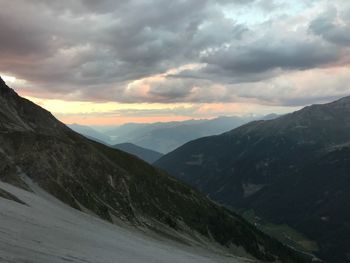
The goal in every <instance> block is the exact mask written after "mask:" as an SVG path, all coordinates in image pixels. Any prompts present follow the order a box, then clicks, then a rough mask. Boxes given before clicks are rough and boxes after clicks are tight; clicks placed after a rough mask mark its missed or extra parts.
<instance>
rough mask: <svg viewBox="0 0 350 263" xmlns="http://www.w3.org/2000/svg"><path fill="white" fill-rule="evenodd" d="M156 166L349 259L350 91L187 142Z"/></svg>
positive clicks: (332, 258) (328, 254)
mask: <svg viewBox="0 0 350 263" xmlns="http://www.w3.org/2000/svg"><path fill="white" fill-rule="evenodd" d="M156 165H157V166H159V167H161V168H163V169H165V170H167V171H168V172H169V173H170V174H172V175H174V176H175V177H177V178H179V179H181V180H183V181H185V182H187V183H189V184H191V185H193V186H195V187H197V188H198V189H200V190H201V191H202V192H203V193H205V194H208V196H210V198H212V199H214V200H216V201H219V202H221V203H223V204H226V205H228V206H231V207H234V208H239V209H242V210H254V211H255V213H256V214H257V215H258V216H259V217H262V218H264V219H267V220H269V221H272V222H274V223H278V224H283V223H287V224H288V225H290V226H292V227H293V228H295V229H298V230H299V231H301V232H302V233H304V234H306V235H307V236H308V237H309V238H311V239H314V240H316V241H317V242H318V245H319V248H320V251H319V255H320V256H322V257H323V258H325V259H327V261H328V262H339V263H340V262H341V263H344V262H350V256H349V255H350V246H349V244H350V228H349V226H350V97H346V98H343V99H340V100H338V101H335V102H332V103H329V104H324V105H313V106H310V107H306V108H304V109H302V110H300V111H297V112H294V113H291V114H288V115H285V116H282V117H279V118H277V119H274V120H269V121H255V122H251V123H249V124H247V125H244V126H241V127H239V128H237V129H234V130H232V131H230V132H227V133H224V134H222V135H218V136H211V137H206V138H201V139H198V140H194V141H191V142H189V143H187V144H185V145H184V146H182V147H180V148H178V149H176V150H175V151H173V152H171V153H169V154H167V155H165V156H163V157H162V158H161V159H160V160H158V161H157V162H156Z"/></svg>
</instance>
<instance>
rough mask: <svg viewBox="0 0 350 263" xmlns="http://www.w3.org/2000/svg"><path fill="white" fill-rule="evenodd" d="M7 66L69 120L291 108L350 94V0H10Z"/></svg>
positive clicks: (5, 23)
mask: <svg viewBox="0 0 350 263" xmlns="http://www.w3.org/2000/svg"><path fill="white" fill-rule="evenodd" d="M0 35H1V38H0V39H1V40H0V75H1V76H2V78H3V79H4V80H5V81H6V82H7V84H8V85H9V86H11V87H12V88H14V89H15V90H16V91H17V92H18V93H19V94H20V95H22V96H25V97H27V98H29V99H31V100H32V101H34V102H35V103H37V104H39V105H41V106H42V107H44V108H46V109H48V110H50V111H51V112H52V113H53V114H54V115H55V116H56V117H57V118H59V119H60V120H62V121H63V122H65V123H73V122H75V123H80V124H87V125H116V124H122V123H127V122H155V121H170V120H186V119H192V118H213V117H216V116H222V115H239V116H243V115H248V114H249V115H250V114H255V115H262V114H268V113H272V112H274V113H286V112H290V111H294V110H297V109H300V108H301V107H303V106H306V105H310V104H314V103H324V102H329V101H332V100H335V99H337V98H340V97H343V96H347V95H350V67H349V63H350V1H348V0H332V1H330V0H317V1H315V0H293V1H292V0H290V1H287V0H285V1H282V0H230V1H228V0H216V1H214V0H174V1H168V0H147V1H146V0H129V1H126V0H119V1H115V0H100V1H95V0H60V1H52V0H11V1H8V0H0Z"/></svg>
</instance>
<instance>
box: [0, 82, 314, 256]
mask: <svg viewBox="0 0 350 263" xmlns="http://www.w3.org/2000/svg"><path fill="white" fill-rule="evenodd" d="M0 180H1V181H2V183H5V184H1V185H0V186H1V187H0V188H1V191H0V196H1V198H0V201H1V204H4V202H6V204H7V205H6V206H5V207H6V209H5V210H4V211H3V210H1V217H0V219H1V220H2V221H4V222H0V225H1V227H2V228H4V229H2V233H4V234H2V235H1V238H4V239H5V240H4V239H2V241H1V242H2V243H1V246H0V249H1V250H4V251H5V252H6V253H5V252H4V254H6V255H7V256H8V255H9V256H10V257H11V259H12V258H17V257H24V258H26V260H27V257H26V256H28V257H29V256H33V257H34V258H36V257H45V255H46V256H47V257H50V254H43V252H42V249H44V250H49V251H50V253H56V252H55V251H61V252H62V251H63V253H64V255H65V256H64V257H63V258H62V257H61V258H56V257H55V258H52V260H50V261H51V262H66V261H70V262H82V261H85V262H86V259H84V258H85V256H84V258H83V259H82V260H80V259H79V258H75V257H74V253H75V251H72V250H71V249H74V247H76V246H72V247H67V244H72V243H73V244H75V245H76V244H78V242H79V240H82V241H83V244H80V243H79V246H85V247H88V248H89V249H91V251H87V252H85V253H88V254H89V255H93V256H94V260H92V261H91V262H101V261H100V260H98V259H97V257H98V253H101V251H102V252H103V251H104V250H103V249H102V248H104V245H107V247H110V244H111V242H112V243H114V244H115V245H116V246H118V249H119V250H121V251H122V252H123V253H126V255H125V256H129V257H130V258H133V259H134V262H144V257H143V255H142V253H141V254H139V256H138V260H135V258H134V257H135V255H131V253H132V250H127V251H125V249H123V247H124V248H125V245H122V244H119V245H118V242H117V239H113V237H111V236H105V237H104V236H103V233H104V232H105V231H102V232H101V233H99V232H98V231H99V230H100V229H101V228H100V227H97V228H95V227H94V226H91V225H90V226H89V227H88V230H87V232H86V231H83V230H84V229H85V228H86V226H85V223H86V221H85V220H83V221H82V223H81V222H80V220H77V219H76V217H75V219H74V216H73V215H71V214H68V215H67V213H64V212H63V213H60V212H57V206H59V207H61V206H63V204H62V202H63V203H64V208H63V209H64V210H67V209H68V208H69V207H70V208H74V209H75V210H74V211H77V212H78V211H80V212H83V213H84V215H90V217H89V219H88V221H90V220H92V218H93V217H94V216H97V217H99V218H100V219H103V220H104V221H105V222H106V223H105V224H107V223H108V222H109V223H111V224H116V225H119V226H120V227H124V228H126V229H125V230H127V229H129V228H131V229H132V231H136V232H137V233H140V232H142V233H148V234H149V235H150V236H151V237H153V238H154V239H158V240H159V239H160V238H163V239H164V238H166V239H168V240H172V241H176V242H177V243H178V246H185V244H187V245H190V246H192V247H201V248H205V249H206V250H207V251H208V253H211V254H213V253H214V252H213V251H216V253H220V254H221V255H223V254H228V255H230V254H231V255H238V254H239V255H244V256H245V257H250V258H255V259H259V260H263V261H269V262H276V259H279V260H278V261H279V262H286V263H288V262H310V261H311V258H310V257H309V256H307V255H305V254H302V253H299V252H297V251H295V250H292V249H290V248H289V247H287V246H284V245H282V244H281V243H279V242H278V241H276V240H274V239H272V238H270V237H269V236H267V235H266V234H263V233H262V232H260V231H259V230H257V229H256V228H255V227H254V226H252V225H250V224H249V223H247V222H246V221H245V220H244V219H242V218H241V217H240V216H238V215H236V214H234V213H232V212H230V211H229V210H227V209H225V208H223V207H221V206H219V205H217V204H215V203H213V202H211V201H210V200H209V199H207V198H206V197H204V196H202V195H201V194H199V193H198V192H197V191H195V190H194V189H193V188H191V187H189V186H187V185H185V184H183V183H180V182H178V181H177V180H175V179H174V178H172V177H170V176H168V175H167V174H166V173H164V172H162V171H160V170H158V169H156V168H154V167H152V166H151V165H149V164H147V163H145V162H143V161H142V160H140V159H138V158H135V157H133V156H132V155H129V154H127V153H124V152H122V151H119V150H117V149H112V148H109V147H107V146H105V145H103V144H100V143H97V142H94V141H91V140H89V139H87V138H85V137H83V136H81V135H79V134H77V133H75V132H74V131H72V130H71V129H69V128H68V127H67V126H65V125H64V124H62V123H61V122H59V121H58V120H57V119H55V118H54V117H53V115H51V113H49V112H48V111H46V110H44V109H42V108H41V107H39V106H37V105H35V104H33V103H32V102H30V101H28V100H26V99H24V98H21V97H20V96H18V95H17V94H16V93H15V92H14V91H13V90H11V89H10V88H9V87H7V86H6V84H5V83H4V82H3V81H2V80H0ZM8 186H9V187H8ZM12 187H14V188H12ZM23 197H25V198H23ZM57 199H58V200H59V201H58V200H57ZM31 200H34V201H35V203H33V201H31ZM43 201H47V202H51V203H54V204H56V205H55V206H53V207H51V206H50V204H47V203H45V204H42V205H45V207H44V206H43V207H41V208H40V209H41V210H45V211H46V212H45V213H38V214H37V213H36V212H35V211H40V209H39V210H38V207H37V206H41V205H40V204H41V203H42V202H43ZM8 202H12V203H11V204H13V206H11V205H9V203H8ZM18 205H22V207H23V209H18ZM28 207H29V208H28ZM31 208H32V210H31ZM70 208H69V209H70ZM9 209H10V211H9ZM11 209H12V211H11ZM51 209H52V213H51ZM6 211H7V214H3V213H6ZM80 214H81V213H79V215H80ZM42 216H44V217H45V216H50V217H49V218H43V217H42ZM72 216H73V219H72ZM28 217H29V218H30V220H29V221H25V218H28ZM52 217H54V218H52ZM6 218H7V219H8V218H13V219H14V220H17V221H18V220H19V219H20V220H21V222H20V223H17V224H15V226H16V229H13V228H12V226H11V224H10V225H8V224H9V221H8V220H6ZM52 220H54V222H57V224H56V223H52ZM31 222H32V223H31ZM99 222H101V221H99ZM65 223H67V224H68V225H69V227H68V226H66V225H62V224H65ZM72 224H73V225H72ZM80 224H83V225H80ZM111 224H107V225H106V226H107V227H108V228H112V225H111ZM28 227H29V228H30V229H29V230H28V229H27V228H28ZM62 227H63V229H62ZM42 229H45V231H46V232H43V233H41V231H40V230H42ZM49 229H51V230H49ZM79 229H82V232H79ZM36 230H38V231H39V232H37V231H36ZM71 230H72V231H71ZM73 230H74V231H73ZM52 231H54V232H55V233H58V234H62V235H63V237H62V236H60V237H62V238H63V241H62V242H60V240H59V239H56V237H55V236H51V237H50V236H45V237H43V236H42V235H44V234H45V233H54V232H52ZM111 231H113V230H111ZM20 233H23V234H24V236H23V237H22V238H21V236H20ZM99 235H102V236H101V237H100V236H99ZM110 235H112V236H115V237H116V236H117V235H118V232H113V233H110ZM130 235H131V234H128V233H125V235H123V236H124V237H125V236H129V237H130ZM94 237H97V240H101V242H99V243H98V244H99V245H98V246H94V245H91V241H92V240H94ZM109 237H110V238H109ZM43 238H45V240H46V242H47V243H44V244H43V243H41V242H42V240H43ZM130 238H132V239H135V238H136V239H138V238H137V236H133V237H130ZM66 239H67V241H65V240H66ZM22 240H23V242H24V241H26V240H27V241H28V242H30V243H25V244H24V245H23V243H22ZM107 241H108V242H107ZM66 242H67V243H66ZM126 242H127V241H126ZM11 243H14V244H15V247H13V246H12V245H11ZM143 244H144V246H146V247H147V248H148V249H151V250H150V251H149V253H157V252H158V251H159V250H158V249H156V248H154V249H152V248H151V247H150V246H147V245H146V244H145V242H143ZM131 245H132V243H131V244H129V245H128V243H127V244H126V246H127V247H129V246H131ZM107 247H106V249H107ZM28 248H29V250H28ZM163 248H164V249H163V253H165V257H166V255H167V253H169V256H170V254H172V253H173V252H172V249H171V248H168V249H167V248H166V247H163ZM128 251H129V252H130V255H129V254H128ZM175 251H176V250H175ZM44 252H45V251H44ZM95 252H96V253H95ZM107 252H108V253H111V251H107ZM57 253H58V252H57ZM85 253H83V255H84V254H85ZM114 253H115V251H114ZM152 255H153V256H154V257H155V258H157V255H156V254H152ZM152 255H148V256H152ZM67 257H68V259H67ZM163 257H164V255H163ZM188 257H190V256H188ZM188 257H187V260H186V261H187V262H190V259H189V258H188ZM158 260H159V259H158ZM229 260H230V259H229V258H228V261H229ZM165 261H169V262H170V259H169V260H165ZM186 261H184V262H186ZM241 261H242V260H241Z"/></svg>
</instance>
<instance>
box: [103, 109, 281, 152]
mask: <svg viewBox="0 0 350 263" xmlns="http://www.w3.org/2000/svg"><path fill="white" fill-rule="evenodd" d="M275 117H277V115H275V114H270V115H267V116H260V117H258V116H255V117H253V116H250V117H237V116H232V117H227V116H222V117H218V118H215V119H209V120H208V119H203V120H188V121H182V122H164V123H151V124H137V123H130V124H125V125H122V126H120V127H116V128H113V129H110V130H109V131H106V135H109V136H110V137H111V140H112V141H114V142H115V143H123V142H131V143H134V144H136V145H139V146H141V147H145V148H148V149H152V150H155V151H158V152H161V153H168V152H170V151H172V150H174V149H176V148H177V147H179V146H181V145H183V144H184V143H186V142H189V141H191V140H194V139H197V138H200V137H203V136H209V135H215V134H220V133H223V132H226V131H229V130H231V129H233V128H236V127H238V126H240V125H243V124H245V123H247V122H250V121H252V120H256V119H271V118H275Z"/></svg>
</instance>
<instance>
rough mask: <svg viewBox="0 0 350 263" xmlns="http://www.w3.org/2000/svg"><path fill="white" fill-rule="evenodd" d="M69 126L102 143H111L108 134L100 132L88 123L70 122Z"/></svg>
mask: <svg viewBox="0 0 350 263" xmlns="http://www.w3.org/2000/svg"><path fill="white" fill-rule="evenodd" d="M67 126H68V127H69V128H71V129H72V130H73V131H75V132H77V133H80V134H81V135H84V136H85V137H87V138H89V139H92V140H95V141H97V142H100V143H104V144H107V145H110V144H111V139H110V137H109V136H108V135H105V134H103V133H102V132H99V131H97V130H95V129H93V128H91V127H89V126H86V125H80V124H77V123H73V124H68V125H67Z"/></svg>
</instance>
